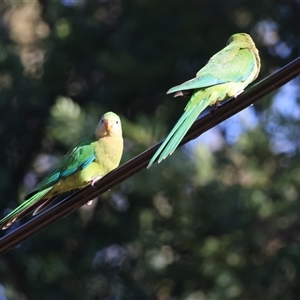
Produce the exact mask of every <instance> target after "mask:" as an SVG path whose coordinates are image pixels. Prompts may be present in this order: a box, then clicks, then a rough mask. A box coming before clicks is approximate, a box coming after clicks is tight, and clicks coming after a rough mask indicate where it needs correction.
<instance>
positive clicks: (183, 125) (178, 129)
mask: <svg viewBox="0 0 300 300" xmlns="http://www.w3.org/2000/svg"><path fill="white" fill-rule="evenodd" d="M192 97H193V96H192ZM191 100H192V99H191ZM191 100H190V101H191ZM208 105H209V97H207V98H205V99H203V100H202V101H200V102H199V103H198V104H196V105H194V106H191V107H188V108H186V110H185V112H184V113H183V115H182V116H181V117H180V119H179V120H178V121H177V123H176V124H175V126H174V127H173V129H172V130H171V132H170V133H169V134H168V136H167V137H166V139H165V140H164V142H163V143H162V144H161V145H160V147H159V148H158V149H157V151H156V152H155V154H154V155H153V156H152V158H151V160H150V162H149V164H148V166H147V168H150V167H151V165H152V164H153V163H154V162H155V160H156V159H157V158H158V163H160V162H161V161H162V160H163V159H165V158H166V157H167V156H168V155H171V154H172V153H173V152H174V151H175V149H176V148H177V146H178V145H179V144H180V142H181V140H182V139H183V138H184V136H185V135H186V133H187V132H188V130H189V129H190V127H191V126H192V125H193V123H194V122H195V120H196V119H197V117H198V116H199V115H200V114H201V112H202V111H203V110H204V109H205V108H206V107H207V106H208Z"/></svg>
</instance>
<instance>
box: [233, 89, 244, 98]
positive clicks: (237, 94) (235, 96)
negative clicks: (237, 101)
mask: <svg viewBox="0 0 300 300" xmlns="http://www.w3.org/2000/svg"><path fill="white" fill-rule="evenodd" d="M243 92H244V90H241V91H238V92H237V93H235V94H234V95H233V97H234V98H237V96H239V95H240V94H241V93H243Z"/></svg>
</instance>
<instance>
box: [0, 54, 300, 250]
mask: <svg viewBox="0 0 300 300" xmlns="http://www.w3.org/2000/svg"><path fill="white" fill-rule="evenodd" d="M298 75H300V57H298V58H297V59H295V60H294V61H292V62H291V63H289V64H288V65H286V66H284V67H283V68H281V69H280V70H278V71H277V72H275V73H273V74H272V75H270V76H268V77H267V78H265V79H263V80H262V81H260V82H259V83H257V84H255V85H254V86H252V87H251V88H249V89H248V90H247V91H246V92H245V93H243V94H241V95H240V96H238V97H237V98H236V99H232V100H230V101H228V102H226V103H224V104H223V105H221V106H220V107H218V108H217V109H216V110H214V111H213V112H212V113H208V114H206V115H204V116H203V117H202V118H199V119H198V120H197V121H196V122H195V123H194V124H193V126H192V127H191V128H190V130H189V131H188V133H187V135H186V136H185V137H184V139H183V140H182V142H181V145H183V144H185V143H187V142H189V141H190V140H192V139H194V138H196V137H198V136H199V135H200V134H202V133H203V132H205V131H207V130H209V129H210V128H212V127H214V126H216V125H217V124H219V123H221V122H222V121H224V120H226V119H228V118H229V117H231V116H232V115H234V114H236V113H238V112H239V111H241V110H243V109H244V108H246V107H247V106H249V105H251V104H252V103H254V102H255V101H257V100H259V99H260V98H262V97H264V96H266V95H267V94H269V93H270V92H272V91H274V90H275V89H277V88H279V87H281V86H282V85H284V84H285V83H287V82H288V81H290V80H292V79H293V78H295V77H296V76H298ZM161 143H162V142H160V143H158V144H156V145H155V146H153V147H152V148H149V149H148V150H146V151H145V152H143V153H141V154H140V155H138V156H136V157H134V158H133V159H131V160H130V161H128V162H126V163H125V164H123V165H122V166H120V167H119V168H117V169H115V170H114V171H112V172H110V173H109V174H107V175H106V176H104V177H103V178H102V179H101V180H100V181H99V182H97V183H96V184H95V187H91V186H87V187H86V188H84V189H82V190H80V191H79V192H77V193H75V194H73V195H71V196H70V197H68V198H66V199H64V200H62V201H61V202H59V203H57V204H56V205H54V206H52V207H51V208H49V209H48V210H46V211H44V212H43V213H41V214H39V215H38V216H37V217H35V218H34V219H32V220H30V221H29V222H27V223H25V224H24V225H23V226H20V227H19V228H17V229H16V230H14V231H13V232H11V233H9V234H7V235H6V236H4V237H3V238H1V239H0V255H1V254H3V253H5V252H6V251H8V250H9V249H11V248H12V247H14V246H16V245H18V244H19V243H21V242H22V241H24V240H25V239H27V238H29V237H30V236H32V235H34V234H36V233H37V232H39V231H40V230H42V229H43V228H45V227H47V226H48V225H50V224H51V223H53V222H55V221H57V220H59V219H61V218H63V217H65V216H66V215H68V214H70V213H71V212H72V211H74V210H76V209H77V208H79V207H80V206H82V205H83V204H85V203H86V202H87V201H88V200H89V199H93V198H95V197H97V196H99V195H101V194H103V193H104V192H106V191H108V190H109V189H111V188H112V187H113V186H115V185H116V184H118V183H120V182H122V181H124V180H125V179H127V178H129V177H131V176H132V175H134V174H135V173H137V172H139V171H140V170H142V169H143V168H145V167H146V166H147V164H148V162H149V160H150V158H151V157H152V155H153V154H154V152H155V151H156V150H157V149H158V147H159V146H160V144H161ZM148 172H155V165H154V166H152V167H151V168H150V169H149V170H148Z"/></svg>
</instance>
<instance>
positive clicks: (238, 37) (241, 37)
mask: <svg viewBox="0 0 300 300" xmlns="http://www.w3.org/2000/svg"><path fill="white" fill-rule="evenodd" d="M232 42H235V43H238V44H240V45H244V46H247V47H246V48H249V47H255V44H254V42H253V40H252V38H251V36H250V35H249V34H248V33H235V34H233V35H232V36H231V37H230V38H229V39H228V41H227V43H226V45H229V44H231V43H232Z"/></svg>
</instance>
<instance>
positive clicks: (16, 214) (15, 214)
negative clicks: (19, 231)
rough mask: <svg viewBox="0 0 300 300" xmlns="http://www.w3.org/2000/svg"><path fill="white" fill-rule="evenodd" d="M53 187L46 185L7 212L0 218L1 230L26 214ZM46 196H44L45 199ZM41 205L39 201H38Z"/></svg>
mask: <svg viewBox="0 0 300 300" xmlns="http://www.w3.org/2000/svg"><path fill="white" fill-rule="evenodd" d="M52 188H53V187H52V186H51V187H48V188H46V189H44V190H42V191H40V192H37V193H36V194H34V195H33V196H32V197H30V198H29V199H27V200H25V201H24V202H23V203H22V204H21V205H19V206H18V207H17V208H16V209H14V210H13V211H12V212H11V213H10V214H8V215H7V216H6V217H5V218H3V219H2V220H0V228H1V229H2V230H4V229H7V228H8V227H9V226H10V225H11V224H12V223H14V222H15V221H16V220H18V219H20V217H21V216H25V215H27V213H29V212H30V211H31V210H33V207H34V206H36V205H35V204H37V202H38V201H40V200H41V199H42V198H43V197H44V196H45V195H46V194H47V193H48V192H49V191H50V190H51V189H52ZM46 200H47V198H45V201H46ZM39 205H41V203H39Z"/></svg>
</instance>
